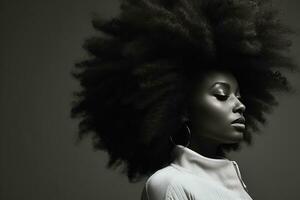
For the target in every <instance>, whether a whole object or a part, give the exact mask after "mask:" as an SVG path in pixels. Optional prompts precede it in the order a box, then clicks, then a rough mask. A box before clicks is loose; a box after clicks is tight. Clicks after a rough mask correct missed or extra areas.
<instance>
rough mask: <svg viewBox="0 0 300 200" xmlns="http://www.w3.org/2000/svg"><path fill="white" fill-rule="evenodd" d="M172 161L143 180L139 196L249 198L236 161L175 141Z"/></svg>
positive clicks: (157, 199)
mask: <svg viewBox="0 0 300 200" xmlns="http://www.w3.org/2000/svg"><path fill="white" fill-rule="evenodd" d="M173 153H175V155H176V156H175V159H174V161H173V162H172V163H171V164H170V165H168V166H166V167H164V168H162V169H160V170H158V171H156V172H155V173H154V174H152V175H151V176H150V177H149V178H148V179H147V181H146V183H145V185H144V188H143V192H142V196H141V200H251V199H252V198H251V197H250V195H249V194H248V192H247V191H248V190H247V188H246V185H245V183H244V182H243V180H242V178H241V173H240V171H239V168H238V165H237V163H236V162H235V161H233V160H229V159H226V158H225V159H212V158H208V157H205V156H203V155H201V154H199V153H197V152H195V151H193V150H191V149H190V148H188V147H185V146H182V145H176V146H175V148H174V152H173Z"/></svg>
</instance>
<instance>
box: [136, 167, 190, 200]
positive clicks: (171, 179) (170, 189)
mask: <svg viewBox="0 0 300 200" xmlns="http://www.w3.org/2000/svg"><path fill="white" fill-rule="evenodd" d="M183 176H184V175H183V173H182V172H180V171H178V169H175V168H174V167H172V166H167V167H164V168H162V169H160V170H158V171H156V172H155V173H154V174H152V175H151V176H150V177H149V178H148V179H147V181H146V183H145V185H144V190H143V196H144V198H142V199H143V200H144V199H147V200H164V199H180V200H181V199H186V198H184V196H186V194H185V193H186V191H185V190H184V188H183V187H182V181H180V180H181V179H182V177H183ZM172 196H176V198H173V197H172ZM181 196H182V197H181Z"/></svg>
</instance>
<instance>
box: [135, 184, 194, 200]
mask: <svg viewBox="0 0 300 200" xmlns="http://www.w3.org/2000/svg"><path fill="white" fill-rule="evenodd" d="M188 196H190V195H188V194H187V193H186V191H185V190H184V189H183V188H182V186H180V185H177V184H172V183H171V184H169V185H167V186H162V185H160V184H153V183H152V182H147V183H146V184H145V187H144V189H143V192H142V197H141V200H190V198H188Z"/></svg>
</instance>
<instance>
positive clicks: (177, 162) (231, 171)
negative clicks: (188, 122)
mask: <svg viewBox="0 0 300 200" xmlns="http://www.w3.org/2000/svg"><path fill="white" fill-rule="evenodd" d="M173 154H175V155H174V156H175V159H174V160H173V162H172V163H171V165H172V166H174V167H176V168H178V169H180V170H184V171H186V172H189V173H192V174H195V175H197V176H200V177H201V178H207V179H210V180H214V181H217V182H218V183H220V184H221V185H223V186H224V187H226V188H228V189H230V190H243V188H245V190H247V189H246V185H245V183H244V182H243V181H242V178H241V174H240V171H239V168H238V166H237V163H236V162H235V161H234V160H229V159H227V158H224V159H215V158H208V157H205V156H203V155H201V154H199V153H197V152H195V151H193V150H192V149H190V148H188V147H185V146H182V145H176V146H175V148H174V149H173Z"/></svg>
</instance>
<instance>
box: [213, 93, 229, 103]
mask: <svg viewBox="0 0 300 200" xmlns="http://www.w3.org/2000/svg"><path fill="white" fill-rule="evenodd" d="M215 97H217V99H219V100H221V101H225V100H226V99H227V98H228V95H221V94H215Z"/></svg>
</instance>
